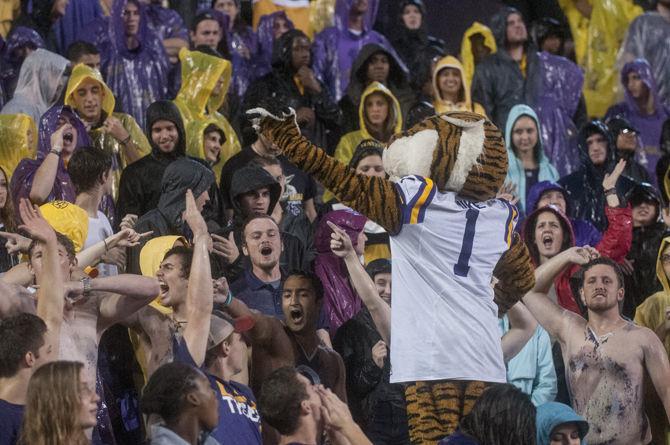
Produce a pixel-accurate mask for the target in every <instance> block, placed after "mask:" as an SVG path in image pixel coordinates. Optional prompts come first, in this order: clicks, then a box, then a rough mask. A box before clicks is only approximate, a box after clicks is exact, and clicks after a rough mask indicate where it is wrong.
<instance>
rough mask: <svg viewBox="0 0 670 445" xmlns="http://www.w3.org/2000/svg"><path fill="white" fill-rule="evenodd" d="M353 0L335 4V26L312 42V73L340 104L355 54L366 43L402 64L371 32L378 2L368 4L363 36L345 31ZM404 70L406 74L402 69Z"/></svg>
mask: <svg viewBox="0 0 670 445" xmlns="http://www.w3.org/2000/svg"><path fill="white" fill-rule="evenodd" d="M354 1H355V0H337V3H336V4H335V16H334V19H335V26H331V27H329V28H326V29H324V30H323V31H321V32H320V33H319V34H317V35H316V37H315V38H314V50H313V54H314V61H313V67H314V73H315V74H316V76H317V77H318V78H319V80H320V81H321V82H322V83H323V84H324V85H325V86H326V88H327V89H328V92H329V94H330V95H331V97H332V98H334V99H335V101H336V102H337V101H339V100H340V99H341V98H342V96H343V95H344V93H345V92H346V90H347V85H348V83H349V79H350V77H351V65H352V64H353V62H354V59H355V58H356V56H357V55H358V52H359V51H360V50H361V48H363V46H365V45H366V44H368V43H378V44H380V45H382V46H383V47H385V48H388V49H389V52H390V53H392V54H393V56H394V57H395V58H396V59H397V60H402V59H401V58H400V57H399V56H398V54H397V53H396V52H395V50H394V49H393V46H392V45H391V44H390V43H389V41H388V40H387V39H386V37H384V36H383V35H381V34H379V33H378V32H377V31H373V30H372V25H373V24H374V22H375V18H376V16H377V7H378V1H377V0H369V1H368V11H367V13H366V15H365V19H364V24H363V32H362V33H361V34H360V35H358V34H355V33H353V32H351V31H350V30H349V29H348V24H349V10H350V9H351V7H352V5H353V4H354ZM402 67H403V70H404V71H407V68H406V67H405V65H404V64H403V65H402Z"/></svg>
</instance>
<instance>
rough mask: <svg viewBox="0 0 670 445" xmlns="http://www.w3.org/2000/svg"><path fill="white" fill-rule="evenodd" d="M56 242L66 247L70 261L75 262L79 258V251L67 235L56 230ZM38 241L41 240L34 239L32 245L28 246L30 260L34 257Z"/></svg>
mask: <svg viewBox="0 0 670 445" xmlns="http://www.w3.org/2000/svg"><path fill="white" fill-rule="evenodd" d="M56 242H57V243H58V244H60V245H61V246H62V247H64V248H65V251H66V252H67V257H68V259H69V260H70V263H72V262H74V261H75V260H76V258H77V252H76V250H75V248H74V243H73V242H72V240H71V239H70V238H68V237H67V236H65V235H63V234H62V233H60V232H56ZM38 243H40V242H39V241H37V240H33V241H32V242H31V243H30V246H29V247H28V261H30V260H32V259H33V250H34V249H35V246H37V244H38Z"/></svg>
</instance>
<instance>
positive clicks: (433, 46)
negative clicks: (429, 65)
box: [389, 0, 444, 73]
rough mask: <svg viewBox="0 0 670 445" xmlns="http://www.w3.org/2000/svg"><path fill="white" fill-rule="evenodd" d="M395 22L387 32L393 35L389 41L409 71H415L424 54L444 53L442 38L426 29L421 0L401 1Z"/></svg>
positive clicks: (423, 7)
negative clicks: (393, 26) (395, 26)
mask: <svg viewBox="0 0 670 445" xmlns="http://www.w3.org/2000/svg"><path fill="white" fill-rule="evenodd" d="M397 23H398V26H397V28H396V30H395V31H394V32H393V33H392V34H389V35H392V36H393V37H392V38H391V43H392V44H393V48H394V49H395V50H396V51H397V52H398V55H399V56H400V58H401V60H402V61H403V62H404V64H405V65H406V66H407V68H408V69H409V72H410V73H415V72H416V70H417V67H418V66H419V65H420V64H421V63H423V61H422V60H421V58H422V57H424V55H425V54H428V53H431V52H432V53H435V54H442V53H444V40H441V39H438V38H436V37H433V36H431V35H428V32H427V31H426V6H425V5H424V3H423V1H422V0H403V1H401V2H400V4H399V5H398V16H397Z"/></svg>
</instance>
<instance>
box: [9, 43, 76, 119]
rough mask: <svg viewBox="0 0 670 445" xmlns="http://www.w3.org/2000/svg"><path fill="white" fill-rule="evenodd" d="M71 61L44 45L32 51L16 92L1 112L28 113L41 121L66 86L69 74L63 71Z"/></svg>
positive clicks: (17, 83) (24, 66) (25, 63)
mask: <svg viewBox="0 0 670 445" xmlns="http://www.w3.org/2000/svg"><path fill="white" fill-rule="evenodd" d="M69 64H70V62H69V61H68V60H67V59H66V58H64V57H62V56H59V55H58V54H56V53H52V52H51V51H47V50H46V49H42V48H39V49H37V50H36V51H34V52H32V53H30V54H28V56H27V57H26V58H25V60H24V61H23V64H22V65H21V71H19V78H18V80H17V82H16V90H14V96H13V97H12V100H10V101H9V102H7V103H6V104H5V106H4V107H3V108H2V110H1V111H0V114H17V113H23V114H27V115H28V116H30V117H31V118H32V119H33V122H35V124H36V125H37V123H38V122H39V121H40V117H42V114H43V113H44V112H46V111H47V110H48V109H49V107H51V106H52V105H53V104H55V103H56V101H57V100H58V98H59V97H60V95H61V93H62V92H63V90H64V89H65V85H66V84H67V78H66V77H65V76H64V75H63V74H64V73H65V70H66V68H67V67H68V65H69Z"/></svg>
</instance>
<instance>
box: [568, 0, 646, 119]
mask: <svg viewBox="0 0 670 445" xmlns="http://www.w3.org/2000/svg"><path fill="white" fill-rule="evenodd" d="M590 3H591V5H592V6H593V10H592V11H591V17H590V18H587V17H584V16H583V15H582V14H581V13H580V12H579V11H578V10H577V8H575V6H574V1H573V0H559V4H560V6H561V8H562V9H563V12H564V13H565V16H566V17H567V19H568V23H569V24H570V31H571V32H572V37H573V39H574V41H575V54H576V56H577V63H578V64H579V65H580V66H581V67H582V68H583V69H584V74H585V78H584V99H585V100H586V110H587V112H588V114H589V116H597V117H600V116H603V115H604V114H605V113H606V112H607V109H608V108H609V107H610V106H611V105H613V104H614V103H615V102H617V100H618V97H617V96H618V93H619V70H618V69H617V66H616V59H617V53H618V51H619V48H620V47H621V43H622V41H623V39H624V36H625V35H626V30H627V29H628V25H629V24H630V22H632V21H633V19H634V18H635V17H637V16H638V15H640V14H642V12H643V10H642V8H641V7H639V6H637V5H635V4H634V3H633V0H598V1H590Z"/></svg>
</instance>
